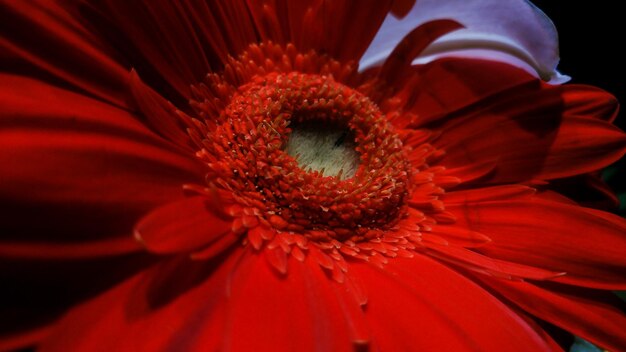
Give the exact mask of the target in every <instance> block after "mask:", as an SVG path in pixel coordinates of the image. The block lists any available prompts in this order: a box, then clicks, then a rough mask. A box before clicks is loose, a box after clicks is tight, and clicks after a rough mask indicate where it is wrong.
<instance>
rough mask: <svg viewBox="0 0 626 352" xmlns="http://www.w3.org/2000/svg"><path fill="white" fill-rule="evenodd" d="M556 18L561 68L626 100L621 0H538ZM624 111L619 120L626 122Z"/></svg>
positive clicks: (625, 29) (625, 43)
mask: <svg viewBox="0 0 626 352" xmlns="http://www.w3.org/2000/svg"><path fill="white" fill-rule="evenodd" d="M533 3H535V4H536V5H537V6H538V7H539V8H540V9H542V10H543V11H544V12H545V13H546V14H547V15H548V17H550V18H551V19H552V21H553V22H554V24H555V25H556V28H557V30H558V31H559V43H560V49H561V63H560V64H559V68H560V71H561V72H562V73H564V74H567V75H569V76H571V77H572V83H585V84H591V85H594V86H598V87H600V88H603V89H605V90H607V91H609V92H611V93H613V94H614V95H615V96H617V98H618V99H619V100H620V102H622V106H625V105H624V104H626V71H625V70H624V68H623V65H624V64H625V63H626V55H625V54H622V53H619V51H618V48H620V47H621V48H622V49H626V40H625V38H624V35H623V34H622V33H624V32H626V17H624V16H623V13H622V11H621V10H619V9H618V6H617V5H618V4H619V2H617V1H615V2H610V1H608V0H595V1H580V2H577V1H565V0H541V1H539V0H534V1H533ZM624 116H625V114H624V112H622V113H621V114H620V117H619V118H618V121H616V123H617V124H619V125H620V126H622V128H624V126H626V121H624V118H625V117H624Z"/></svg>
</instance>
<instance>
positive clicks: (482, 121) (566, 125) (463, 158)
mask: <svg viewBox="0 0 626 352" xmlns="http://www.w3.org/2000/svg"><path fill="white" fill-rule="evenodd" d="M527 98H528V99H530V100H532V101H533V104H532V105H531V104H528V103H526V102H521V101H519V102H511V103H506V104H504V106H501V107H500V108H502V109H503V110H504V111H501V112H494V111H482V112H480V113H479V114H475V115H471V116H469V117H467V118H465V119H462V121H456V122H451V123H450V124H449V125H446V126H445V127H443V130H442V133H441V137H440V138H439V139H438V140H437V141H435V142H434V143H433V144H434V145H435V147H437V148H441V149H443V150H445V151H446V155H445V156H444V158H443V159H442V160H441V161H440V163H441V165H444V166H446V167H450V168H455V167H462V166H465V165H468V164H472V163H475V162H479V161H481V160H497V166H496V169H495V170H494V172H493V173H492V174H491V175H489V177H487V178H485V179H483V180H480V181H478V182H482V183H509V182H523V181H529V180H532V179H542V180H547V179H554V178H562V177H568V176H573V175H578V174H581V173H587V172H591V171H595V170H598V169H600V168H602V167H605V166H607V165H609V164H611V163H612V162H614V161H616V160H618V159H619V158H620V157H621V156H622V155H624V153H625V152H626V134H624V133H623V132H622V131H620V130H619V129H617V128H616V127H614V126H612V125H611V124H609V123H608V122H605V121H602V120H601V119H596V118H590V117H579V116H570V115H564V116H561V112H559V110H558V105H556V104H558V102H557V101H555V102H553V103H551V102H549V100H550V99H557V100H558V99H559V98H558V97H557V96H552V98H551V97H550V95H544V94H540V95H539V96H536V97H534V98H531V97H527ZM525 99H526V98H525ZM552 104H555V105H552ZM542 105H543V108H538V107H541V106H542ZM514 106H517V107H516V108H514ZM520 106H521V108H519V107H520ZM550 106H552V107H550ZM536 109H539V110H540V111H536ZM542 109H543V111H541V110H542ZM551 109H557V110H556V111H551ZM515 110H518V111H515ZM521 146H523V147H521Z"/></svg>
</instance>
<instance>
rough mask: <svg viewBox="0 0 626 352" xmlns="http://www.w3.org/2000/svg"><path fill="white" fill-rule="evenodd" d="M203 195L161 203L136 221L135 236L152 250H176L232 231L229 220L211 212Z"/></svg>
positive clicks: (213, 239) (160, 251) (193, 247)
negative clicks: (161, 204)
mask: <svg viewBox="0 0 626 352" xmlns="http://www.w3.org/2000/svg"><path fill="white" fill-rule="evenodd" d="M206 203H207V200H206V199H205V198H204V197H200V196H198V197H191V198H186V199H183V200H180V201H177V202H173V203H169V204H166V205H163V206H161V207H159V208H157V209H155V210H153V211H152V212H150V213H149V214H148V215H146V216H144V217H143V218H141V220H139V222H138V223H137V225H136V226H135V238H136V239H137V240H138V241H139V242H140V243H141V244H143V245H144V246H145V247H146V248H147V249H148V250H149V251H150V252H153V253H162V254H166V253H178V252H188V251H191V250H194V249H198V248H200V247H203V246H206V245H209V244H211V243H212V242H216V241H219V240H220V238H221V237H223V236H226V235H227V234H229V233H230V232H231V227H232V221H226V220H223V219H221V218H220V217H218V216H217V215H216V214H214V213H213V212H212V211H211V210H210V209H209V207H208V206H207V204H206Z"/></svg>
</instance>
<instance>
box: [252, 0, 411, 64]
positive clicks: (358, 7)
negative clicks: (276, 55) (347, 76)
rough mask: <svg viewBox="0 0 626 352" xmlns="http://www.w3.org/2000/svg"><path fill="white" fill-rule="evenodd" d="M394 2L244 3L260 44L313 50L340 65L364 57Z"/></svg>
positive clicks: (310, 0)
mask: <svg viewBox="0 0 626 352" xmlns="http://www.w3.org/2000/svg"><path fill="white" fill-rule="evenodd" d="M393 2H394V1H391V0H378V1H372V2H369V3H367V5H364V4H363V3H361V2H358V1H352V0H335V1H321V0H301V1H290V0H273V1H255V0H247V4H248V8H249V9H250V12H251V14H252V17H253V18H254V21H255V25H256V29H257V30H258V32H259V34H260V37H261V40H263V41H272V42H275V43H279V44H283V45H285V44H287V43H292V44H294V45H295V46H296V48H298V50H300V52H307V51H309V50H316V51H317V52H318V53H326V54H328V55H330V56H332V57H334V58H336V59H340V60H343V61H350V60H357V59H358V58H360V57H361V55H363V53H364V52H365V50H366V49H367V46H368V45H369V44H370V42H371V41H372V38H374V36H375V34H376V32H377V31H378V29H379V27H380V25H381V24H382V23H383V20H384V19H385V16H386V14H387V13H388V12H389V10H390V9H391V6H392V3H393ZM395 2H398V3H399V2H400V1H395ZM405 2H406V1H405ZM404 6H405V7H406V4H405V5H404ZM345 28H350V30H349V31H346V30H345Z"/></svg>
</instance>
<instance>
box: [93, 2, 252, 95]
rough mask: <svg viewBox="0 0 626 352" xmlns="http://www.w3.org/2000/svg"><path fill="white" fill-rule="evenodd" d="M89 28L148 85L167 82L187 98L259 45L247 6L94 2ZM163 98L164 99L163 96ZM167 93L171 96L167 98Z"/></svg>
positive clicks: (237, 3) (243, 4)
mask: <svg viewBox="0 0 626 352" xmlns="http://www.w3.org/2000/svg"><path fill="white" fill-rule="evenodd" d="M90 6H92V7H94V11H93V13H92V16H94V17H95V16H104V17H105V18H106V19H105V20H103V19H102V18H97V17H96V18H95V19H94V18H90V19H89V20H90V23H92V24H93V25H94V26H96V29H97V30H98V31H100V33H99V35H101V36H106V37H107V39H108V40H109V41H111V42H113V43H115V44H116V46H117V49H118V50H119V51H121V52H122V53H123V54H124V55H125V56H126V57H127V58H128V59H129V60H131V62H130V64H131V65H132V66H133V67H134V68H135V69H137V71H138V72H139V74H140V75H141V77H142V78H144V79H145V80H146V81H147V82H148V83H150V84H155V83H156V84H158V83H161V82H162V81H163V80H164V81H165V82H167V83H168V84H169V85H170V86H171V87H173V88H174V89H175V91H176V92H177V93H178V94H181V95H182V96H184V97H187V98H188V97H189V93H190V89H189V85H190V84H194V83H197V82H198V81H200V80H201V79H202V78H203V77H204V76H205V75H206V74H207V73H208V72H210V71H212V69H213V70H215V69H219V68H220V67H221V66H222V63H223V62H224V61H225V60H226V57H227V56H228V55H229V54H230V55H232V56H236V55H237V54H239V53H241V52H242V51H243V50H244V49H245V48H246V47H247V46H248V45H249V44H251V43H254V42H257V41H258V38H257V36H256V34H255V32H254V26H253V24H252V20H251V18H250V16H249V14H248V11H247V9H246V6H245V3H244V2H243V1H239V0H234V1H226V2H219V3H216V2H197V1H192V0H183V1H171V0H149V1H148V0H145V1H131V2H125V1H91V2H90ZM160 93H162V94H163V93H164V92H163V91H161V92H160ZM168 93H169V92H168Z"/></svg>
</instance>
